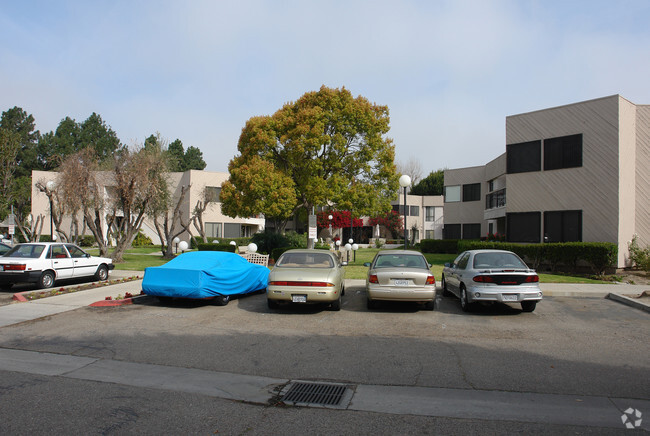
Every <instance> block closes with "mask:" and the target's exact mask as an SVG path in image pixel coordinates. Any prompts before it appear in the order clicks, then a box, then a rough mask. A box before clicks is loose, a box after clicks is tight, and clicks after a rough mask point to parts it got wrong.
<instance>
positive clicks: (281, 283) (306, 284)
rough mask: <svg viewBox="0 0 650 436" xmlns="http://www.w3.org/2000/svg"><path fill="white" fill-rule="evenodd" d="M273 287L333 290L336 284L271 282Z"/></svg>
mask: <svg viewBox="0 0 650 436" xmlns="http://www.w3.org/2000/svg"><path fill="white" fill-rule="evenodd" d="M269 285H272V286H302V287H305V286H313V287H317V288H332V287H334V283H329V282H299V281H272V282H269Z"/></svg>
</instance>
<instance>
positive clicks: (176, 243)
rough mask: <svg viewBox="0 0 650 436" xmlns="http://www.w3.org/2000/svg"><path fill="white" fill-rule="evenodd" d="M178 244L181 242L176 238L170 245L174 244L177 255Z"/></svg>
mask: <svg viewBox="0 0 650 436" xmlns="http://www.w3.org/2000/svg"><path fill="white" fill-rule="evenodd" d="M179 242H181V240H180V238H179V237H178V236H176V237H175V238H174V239H173V240H172V243H173V244H174V246H176V254H178V243H179Z"/></svg>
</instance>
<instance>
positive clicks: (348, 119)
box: [221, 86, 398, 230]
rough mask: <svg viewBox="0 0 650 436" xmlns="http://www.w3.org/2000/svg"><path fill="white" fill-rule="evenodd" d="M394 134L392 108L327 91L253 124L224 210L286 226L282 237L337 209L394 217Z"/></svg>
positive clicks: (233, 164) (242, 142)
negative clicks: (301, 215)
mask: <svg viewBox="0 0 650 436" xmlns="http://www.w3.org/2000/svg"><path fill="white" fill-rule="evenodd" d="M388 131H389V116H388V108H387V107H386V106H378V105H375V104H372V103H370V102H369V101H368V100H367V99H366V98H364V97H361V96H359V97H356V98H354V97H353V96H352V94H351V93H350V91H348V90H347V89H345V88H342V89H331V88H327V87H325V86H323V87H321V88H320V90H319V91H316V92H308V93H306V94H304V95H303V96H302V97H301V98H300V99H298V101H296V102H293V103H288V104H286V105H285V106H284V107H282V108H281V109H280V110H278V111H277V112H276V113H275V114H273V115H272V116H261V117H253V118H251V119H249V120H248V121H247V122H246V125H245V126H244V128H243V130H242V134H241V136H240V138H239V144H238V150H239V153H240V154H239V155H238V156H236V157H235V158H233V159H232V160H231V161H230V164H229V166H228V168H229V170H230V174H231V176H230V179H229V180H228V181H226V182H224V184H223V185H222V192H221V201H222V210H223V212H224V213H225V214H226V215H228V216H232V217H234V216H250V215H253V214H257V213H263V214H264V215H265V216H266V217H267V218H268V217H273V218H274V219H275V220H276V221H278V222H280V223H281V224H282V225H281V226H278V227H276V229H278V230H282V229H283V228H284V225H285V224H286V219H287V218H288V217H289V216H291V215H294V214H295V213H296V212H298V211H299V210H300V209H302V210H304V211H307V212H310V211H311V210H312V207H313V206H315V205H326V204H335V205H336V207H337V209H340V210H354V213H355V214H356V215H357V216H361V215H375V214H377V213H379V212H382V211H386V210H389V209H390V201H391V200H392V199H394V198H395V196H396V194H397V188H398V184H397V178H398V176H397V174H396V172H395V164H394V158H395V148H394V145H393V143H392V140H391V139H388V138H385V137H384V136H385V135H386V134H387V133H388ZM271 183H272V184H274V185H276V186H278V187H284V188H285V189H283V191H282V192H277V190H273V189H270V188H269V184H271ZM272 195H275V196H276V201H270V197H271V196H272ZM278 202H279V203H280V205H278ZM353 208H354V209H353Z"/></svg>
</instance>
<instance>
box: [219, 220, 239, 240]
mask: <svg viewBox="0 0 650 436" xmlns="http://www.w3.org/2000/svg"><path fill="white" fill-rule="evenodd" d="M223 237H224V238H241V224H235V223H225V224H224V225H223Z"/></svg>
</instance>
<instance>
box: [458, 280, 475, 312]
mask: <svg viewBox="0 0 650 436" xmlns="http://www.w3.org/2000/svg"><path fill="white" fill-rule="evenodd" d="M460 307H461V309H463V312H470V311H471V310H472V305H471V304H470V302H469V301H467V291H466V290H465V286H461V287H460Z"/></svg>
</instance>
